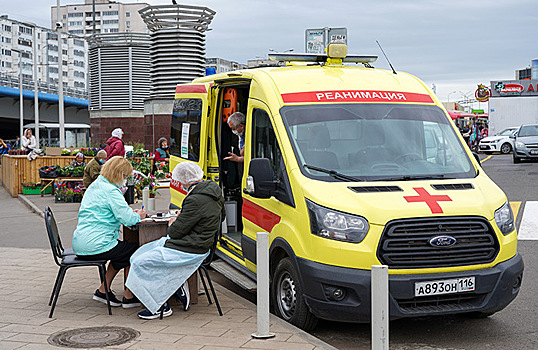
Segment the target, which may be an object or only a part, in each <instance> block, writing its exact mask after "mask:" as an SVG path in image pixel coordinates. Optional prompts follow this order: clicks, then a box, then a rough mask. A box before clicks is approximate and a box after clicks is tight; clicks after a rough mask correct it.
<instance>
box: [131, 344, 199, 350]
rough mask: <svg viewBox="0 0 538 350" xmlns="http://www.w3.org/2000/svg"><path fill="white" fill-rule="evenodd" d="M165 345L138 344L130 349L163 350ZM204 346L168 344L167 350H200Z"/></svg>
mask: <svg viewBox="0 0 538 350" xmlns="http://www.w3.org/2000/svg"><path fill="white" fill-rule="evenodd" d="M163 348H164V347H163V344H162V343H159V342H138V343H136V344H133V345H132V346H130V347H128V348H127V349H129V350H162V349H163ZM200 348H202V345H197V344H178V343H175V344H166V349H181V350H199V349H200Z"/></svg>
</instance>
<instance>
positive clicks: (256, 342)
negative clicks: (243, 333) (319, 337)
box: [243, 339, 315, 350]
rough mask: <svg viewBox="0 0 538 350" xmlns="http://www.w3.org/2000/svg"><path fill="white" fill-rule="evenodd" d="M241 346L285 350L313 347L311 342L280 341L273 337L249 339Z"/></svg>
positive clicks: (305, 349)
mask: <svg viewBox="0 0 538 350" xmlns="http://www.w3.org/2000/svg"><path fill="white" fill-rule="evenodd" d="M243 347H246V348H253V349H275V350H280V349H286V350H312V349H314V347H315V346H314V345H312V344H308V343H306V344H303V343H288V342H282V341H277V340H275V339H264V340H261V339H251V340H249V341H248V342H247V343H245V344H244V345H243Z"/></svg>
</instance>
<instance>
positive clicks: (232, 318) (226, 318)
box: [189, 313, 249, 323]
mask: <svg viewBox="0 0 538 350" xmlns="http://www.w3.org/2000/svg"><path fill="white" fill-rule="evenodd" d="M207 316H208V315H206V314H193V315H191V316H190V317H189V320H202V319H207V318H208V317H207ZM212 318H213V319H215V320H219V321H220V322H231V323H242V322H244V321H245V320H246V319H248V318H249V317H248V316H245V315H233V314H226V315H223V316H219V314H218V313H217V314H215V316H214V317H212Z"/></svg>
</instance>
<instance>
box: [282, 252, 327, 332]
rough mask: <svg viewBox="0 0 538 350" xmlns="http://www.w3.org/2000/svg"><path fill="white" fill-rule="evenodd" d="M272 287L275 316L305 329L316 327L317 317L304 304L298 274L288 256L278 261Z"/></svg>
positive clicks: (309, 329)
mask: <svg viewBox="0 0 538 350" xmlns="http://www.w3.org/2000/svg"><path fill="white" fill-rule="evenodd" d="M272 287H273V288H272V289H273V291H272V292H273V293H272V295H273V302H274V310H275V313H276V314H277V316H279V317H280V318H282V319H284V320H286V321H287V322H289V323H291V324H293V325H294V326H296V327H299V328H301V329H303V330H305V331H311V330H313V329H314V328H316V326H317V324H318V318H317V317H316V316H314V315H313V314H312V313H311V312H310V310H309V309H308V306H306V303H305V301H304V298H303V291H302V288H301V285H300V283H299V274H298V273H297V269H296V268H295V266H294V265H293V263H292V261H291V259H290V258H284V259H282V260H281V261H280V262H279V263H278V266H277V267H276V270H275V275H274V278H273V285H272Z"/></svg>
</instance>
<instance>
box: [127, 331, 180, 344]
mask: <svg viewBox="0 0 538 350" xmlns="http://www.w3.org/2000/svg"><path fill="white" fill-rule="evenodd" d="M184 336H185V335H183V334H181V335H179V334H170V333H166V334H165V333H149V332H143V333H142V334H140V337H138V338H137V340H139V341H141V342H142V341H143V342H146V341H149V342H151V343H165V344H166V345H163V347H166V346H167V345H169V344H168V343H175V342H176V341H178V340H179V339H181V338H183V337H184Z"/></svg>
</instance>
